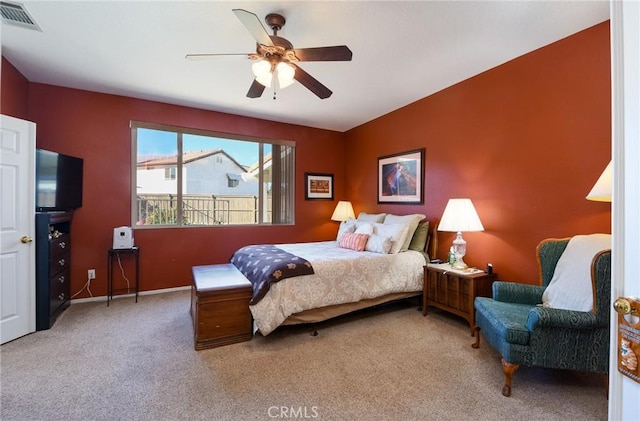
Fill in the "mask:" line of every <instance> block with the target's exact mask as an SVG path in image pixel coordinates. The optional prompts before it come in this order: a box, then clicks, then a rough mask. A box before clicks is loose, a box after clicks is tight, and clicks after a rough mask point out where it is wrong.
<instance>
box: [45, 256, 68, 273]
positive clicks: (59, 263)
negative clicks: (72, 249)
mask: <svg viewBox="0 0 640 421" xmlns="http://www.w3.org/2000/svg"><path fill="white" fill-rule="evenodd" d="M69 266H71V253H69V252H67V253H63V254H59V255H58V256H55V257H51V260H49V273H50V274H51V275H52V276H53V275H54V274H57V273H58V272H60V271H61V270H63V269H66V268H67V267H69Z"/></svg>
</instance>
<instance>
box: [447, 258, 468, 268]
mask: <svg viewBox="0 0 640 421" xmlns="http://www.w3.org/2000/svg"><path fill="white" fill-rule="evenodd" d="M468 267H469V266H467V264H466V263H465V262H464V261H463V260H462V257H461V258H459V259H456V260H455V262H453V264H452V265H451V268H452V269H456V270H465V269H467V268H468Z"/></svg>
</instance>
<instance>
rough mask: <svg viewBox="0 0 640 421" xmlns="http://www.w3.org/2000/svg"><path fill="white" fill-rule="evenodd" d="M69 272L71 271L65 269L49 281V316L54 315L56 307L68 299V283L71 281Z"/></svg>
mask: <svg viewBox="0 0 640 421" xmlns="http://www.w3.org/2000/svg"><path fill="white" fill-rule="evenodd" d="M70 272H71V269H70V268H68V267H67V268H65V269H64V270H63V271H62V272H60V273H58V274H57V275H55V276H52V277H51V279H49V300H50V302H51V307H50V309H49V313H50V314H53V313H55V312H56V310H57V309H58V307H60V305H61V304H62V303H64V302H65V301H67V300H68V299H69V281H70V280H71V278H70Z"/></svg>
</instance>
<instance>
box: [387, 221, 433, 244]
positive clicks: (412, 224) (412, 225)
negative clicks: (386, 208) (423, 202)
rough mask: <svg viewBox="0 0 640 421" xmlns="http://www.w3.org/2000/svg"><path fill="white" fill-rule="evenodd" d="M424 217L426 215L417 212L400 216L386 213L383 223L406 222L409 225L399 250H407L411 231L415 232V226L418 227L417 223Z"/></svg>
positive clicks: (411, 236)
mask: <svg viewBox="0 0 640 421" xmlns="http://www.w3.org/2000/svg"><path fill="white" fill-rule="evenodd" d="M424 218H426V216H425V215H422V214H419V213H416V214H413V215H402V216H399V215H392V214H388V215H387V216H386V217H385V218H384V223H385V224H406V225H407V226H408V227H409V231H408V233H407V238H406V240H405V242H404V243H403V244H402V247H401V248H400V251H407V250H409V244H411V238H413V233H414V232H416V228H418V224H419V223H420V221H422V220H423V219H424Z"/></svg>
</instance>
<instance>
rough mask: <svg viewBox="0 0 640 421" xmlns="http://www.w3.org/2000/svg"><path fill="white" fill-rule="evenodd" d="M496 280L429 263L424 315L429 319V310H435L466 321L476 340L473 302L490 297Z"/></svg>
mask: <svg viewBox="0 0 640 421" xmlns="http://www.w3.org/2000/svg"><path fill="white" fill-rule="evenodd" d="M497 278H498V275H497V274H496V273H492V274H488V273H485V272H482V271H461V270H455V269H452V268H451V266H450V265H449V264H448V263H442V264H431V263H429V264H427V265H426V266H425V267H424V278H423V279H424V286H423V294H422V314H423V315H424V316H426V315H427V311H428V307H429V306H433V307H437V308H439V309H442V310H444V311H448V312H449V313H452V314H455V315H457V316H460V317H463V318H464V319H465V320H466V321H467V323H469V330H470V332H471V336H473V326H474V325H475V323H476V312H475V309H474V307H473V301H474V300H475V298H476V297H478V296H481V297H491V285H492V284H493V281H495V280H496V279H497Z"/></svg>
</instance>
